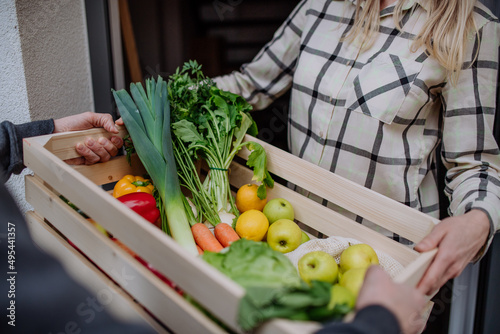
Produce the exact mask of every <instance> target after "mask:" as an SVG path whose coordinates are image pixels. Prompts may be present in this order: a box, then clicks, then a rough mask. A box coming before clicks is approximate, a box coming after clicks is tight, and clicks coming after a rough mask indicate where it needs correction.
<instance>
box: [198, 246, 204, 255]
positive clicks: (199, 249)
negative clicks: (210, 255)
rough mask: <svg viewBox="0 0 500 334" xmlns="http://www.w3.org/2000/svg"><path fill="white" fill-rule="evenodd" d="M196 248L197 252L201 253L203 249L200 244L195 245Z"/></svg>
mask: <svg viewBox="0 0 500 334" xmlns="http://www.w3.org/2000/svg"><path fill="white" fill-rule="evenodd" d="M196 249H197V250H198V254H200V255H203V249H201V247H200V246H198V245H196Z"/></svg>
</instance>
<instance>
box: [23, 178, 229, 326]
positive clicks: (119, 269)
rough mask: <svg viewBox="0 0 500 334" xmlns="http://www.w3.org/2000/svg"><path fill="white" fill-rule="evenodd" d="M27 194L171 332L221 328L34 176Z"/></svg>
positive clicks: (29, 179) (42, 211)
mask: <svg viewBox="0 0 500 334" xmlns="http://www.w3.org/2000/svg"><path fill="white" fill-rule="evenodd" d="M26 198H27V200H28V201H29V202H30V204H31V205H33V207H34V208H35V210H36V211H37V212H38V213H40V214H41V215H43V216H44V217H45V218H46V219H47V220H49V221H50V222H52V224H53V225H54V226H55V227H56V228H57V229H58V230H59V231H60V232H61V233H62V234H64V235H65V236H66V237H67V238H68V239H69V240H71V241H72V242H73V243H74V244H75V245H76V246H77V247H78V248H79V249H80V250H81V251H82V252H83V253H85V254H86V255H87V256H88V257H89V258H90V259H91V260H92V261H93V262H94V263H95V264H96V265H97V266H99V267H100V268H102V269H103V270H105V272H106V273H107V274H108V275H109V276H110V277H111V278H112V279H113V280H114V281H116V282H117V283H118V284H119V285H121V286H123V287H125V288H126V289H127V291H128V293H129V294H130V295H132V296H133V297H134V298H135V299H136V300H137V301H139V302H140V303H141V304H142V305H144V307H146V308H147V309H148V310H150V311H151V312H152V313H153V314H154V315H155V316H156V317H157V318H158V319H161V320H162V321H163V322H164V323H165V324H168V327H170V328H171V329H172V330H174V332H181V333H184V332H185V333H200V332H203V333H223V332H224V331H223V330H222V329H221V328H220V327H219V326H217V325H215V323H213V322H212V321H211V320H210V319H208V318H207V317H206V316H205V315H204V314H203V313H202V312H201V311H199V310H198V309H196V308H195V307H194V306H193V305H191V304H190V303H188V302H187V301H186V300H185V299H184V298H182V297H181V296H180V295H179V294H177V292H175V291H174V290H173V289H172V288H170V287H169V286H167V285H166V284H165V283H163V282H162V281H161V280H160V279H159V278H158V277H156V276H155V275H154V274H153V273H152V272H151V271H149V270H148V269H146V268H145V267H144V266H143V265H142V264H140V263H139V262H138V261H137V260H135V259H134V258H133V257H132V256H131V255H130V254H128V253H127V252H126V251H124V250H123V249H121V248H120V247H119V246H117V245H116V243H114V242H113V241H112V240H111V239H109V238H108V237H106V236H104V235H103V234H102V233H100V232H99V231H98V230H97V229H96V228H95V227H94V226H93V225H91V224H90V223H88V222H87V221H86V220H85V219H84V218H83V217H81V216H80V215H79V214H78V213H76V211H74V210H73V209H71V208H70V207H69V206H68V205H66V204H65V203H64V202H63V201H62V200H60V199H59V198H58V197H57V196H55V195H54V194H53V193H52V192H51V191H50V190H49V189H48V188H46V187H45V186H43V184H42V182H41V181H40V180H38V179H36V178H35V177H32V176H28V177H26ZM65 243H67V242H65ZM148 247H149V245H148ZM167 277H168V275H167Z"/></svg>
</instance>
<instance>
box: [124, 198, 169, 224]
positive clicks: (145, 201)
mask: <svg viewBox="0 0 500 334" xmlns="http://www.w3.org/2000/svg"><path fill="white" fill-rule="evenodd" d="M117 199H118V200H119V201H120V202H122V203H123V204H125V205H126V206H128V207H129V208H130V209H132V210H134V211H135V212H137V213H138V214H139V215H141V216H142V217H143V218H144V219H146V220H147V221H148V222H150V223H153V224H155V225H156V224H157V220H158V218H159V217H160V210H158V208H157V207H156V200H155V198H154V196H153V195H151V194H148V193H130V194H126V195H123V196H120V197H118V198H117Z"/></svg>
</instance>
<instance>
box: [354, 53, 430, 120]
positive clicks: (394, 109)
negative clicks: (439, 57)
mask: <svg viewBox="0 0 500 334" xmlns="http://www.w3.org/2000/svg"><path fill="white" fill-rule="evenodd" d="M422 66H423V64H422V63H419V62H416V61H414V60H410V59H405V58H401V57H399V56H396V55H393V54H388V53H381V54H379V55H378V56H377V57H376V58H374V59H373V60H372V61H371V62H370V63H368V64H366V65H365V66H363V68H362V69H361V70H360V71H359V73H358V75H357V76H356V77H355V78H354V81H353V86H352V87H351V89H350V90H349V92H348V94H347V98H346V104H345V106H346V108H347V110H350V111H355V112H360V113H363V114H365V115H368V116H371V117H374V118H376V119H378V120H380V121H382V122H384V123H386V124H391V123H392V121H393V120H394V117H395V116H396V115H397V113H398V111H399V109H400V108H401V105H402V104H403V102H404V100H405V98H406V96H407V95H408V93H409V92H410V89H411V87H412V85H413V83H414V82H415V79H416V78H417V76H418V75H419V73H420V71H421V70H422Z"/></svg>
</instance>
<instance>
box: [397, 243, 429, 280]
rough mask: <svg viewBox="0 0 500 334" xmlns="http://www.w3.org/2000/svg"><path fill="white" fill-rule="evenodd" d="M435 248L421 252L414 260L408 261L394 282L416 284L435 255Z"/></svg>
mask: <svg viewBox="0 0 500 334" xmlns="http://www.w3.org/2000/svg"><path fill="white" fill-rule="evenodd" d="M437 251H438V250H437V248H436V249H433V250H430V251H428V252H425V253H422V254H421V255H420V256H419V257H418V258H417V259H416V260H415V261H413V262H412V263H410V264H409V265H408V266H407V267H406V268H405V270H404V271H403V272H402V273H401V274H399V275H398V276H397V277H395V278H394V281H395V282H398V283H406V284H408V285H410V286H417V284H418V282H420V279H421V278H422V277H423V276H424V274H425V271H426V270H427V268H428V267H429V265H430V264H431V262H432V260H433V259H434V257H435V256H436V253H437Z"/></svg>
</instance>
